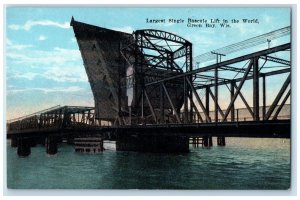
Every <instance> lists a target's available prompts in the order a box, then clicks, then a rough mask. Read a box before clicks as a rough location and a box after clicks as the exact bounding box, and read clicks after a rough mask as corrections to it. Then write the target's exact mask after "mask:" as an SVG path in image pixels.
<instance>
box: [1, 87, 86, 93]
mask: <svg viewBox="0 0 300 200" xmlns="http://www.w3.org/2000/svg"><path fill="white" fill-rule="evenodd" d="M82 90H83V88H81V87H78V86H70V87H54V88H42V87H36V88H17V87H12V89H10V88H8V90H7V92H8V93H10V94H16V93H24V92H30V91H40V92H43V93H72V92H79V91H82Z"/></svg>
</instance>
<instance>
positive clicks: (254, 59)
mask: <svg viewBox="0 0 300 200" xmlns="http://www.w3.org/2000/svg"><path fill="white" fill-rule="evenodd" d="M150 33H151V32H146V31H145V30H141V31H137V32H136V33H135V39H136V48H135V51H136V52H143V53H144V52H145V49H151V50H153V49H155V50H156V51H157V52H159V54H160V55H159V56H157V57H156V58H155V59H159V61H157V62H156V64H154V65H149V62H150V61H151V60H149V59H148V58H149V57H148V55H146V56H145V57H143V53H139V54H138V55H140V58H137V59H136V60H135V62H133V63H132V65H135V66H136V67H137V66H147V67H149V68H151V67H154V68H155V67H157V68H164V69H165V70H179V71H180V68H178V65H175V64H172V62H174V58H176V57H177V56H175V57H174V55H182V54H185V55H184V56H185V58H186V63H188V65H187V66H188V67H187V68H186V70H185V71H184V72H182V73H179V74H177V75H174V76H170V77H165V78H158V77H156V80H155V81H154V80H153V79H152V81H151V82H149V81H145V79H144V77H143V76H141V77H140V78H141V80H140V82H139V83H140V84H142V88H143V92H142V95H143V97H142V98H144V97H145V98H146V102H147V104H148V105H149V107H150V108H151V107H152V106H151V104H152V102H151V99H149V98H148V96H147V93H146V92H145V90H146V89H147V88H148V87H151V86H154V85H155V86H159V88H161V89H160V91H161V92H160V93H161V94H160V96H161V97H162V96H164V95H165V96H166V97H167V101H168V103H169V104H170V105H171V107H172V109H171V112H172V115H173V116H174V119H175V120H174V121H172V122H174V123H194V122H196V120H195V116H197V118H198V120H197V121H198V122H201V123H206V122H212V121H215V122H218V121H222V122H226V121H228V120H229V114H230V118H231V119H230V121H234V120H235V102H236V99H237V98H238V97H240V98H241V100H242V102H243V103H244V104H245V107H246V108H247V110H248V111H249V114H250V115H251V117H252V118H253V121H260V120H276V119H277V117H278V115H279V113H280V111H281V109H282V107H283V106H284V105H285V103H286V102H287V100H288V98H289V96H290V94H291V89H290V81H291V61H289V60H287V59H286V58H279V57H278V56H276V57H275V56H274V53H278V52H283V51H286V50H290V48H291V44H290V43H287V44H283V45H279V46H276V47H273V48H268V49H264V50H261V51H257V52H254V53H251V54H247V55H243V56H240V57H237V58H234V59H230V60H226V61H223V62H217V63H216V64H212V65H209V66H206V67H203V68H199V69H195V70H193V69H192V65H191V62H192V59H191V56H192V52H191V47H192V46H191V44H190V43H183V42H182V43H181V44H182V46H181V47H180V48H179V49H177V50H176V51H175V52H173V53H170V52H169V51H168V50H167V49H164V50H162V49H161V48H162V46H157V45H156V44H155V43H154V42H153V40H156V39H164V40H166V41H170V40H172V39H174V38H172V37H170V36H167V35H166V34H162V35H159V36H158V37H156V36H157V34H158V32H157V31H156V32H155V34H150ZM147 37H150V38H151V40H150V39H149V38H147ZM174 40H175V39H174ZM172 41H173V40H172ZM148 47H149V48H148ZM179 51H180V53H179ZM135 55H137V54H135ZM170 56H171V59H170ZM153 57H154V56H153ZM153 57H152V58H153ZM172 58H173V60H172ZM288 59H289V58H288ZM163 61H171V62H166V63H167V65H162V63H163ZM261 63H262V64H261ZM268 63H271V64H274V63H275V64H278V65H279V66H277V67H267V64H268ZM270 68H272V69H271V70H270ZM282 68H283V69H282ZM145 69H146V68H145V67H144V68H143V67H140V68H139V69H137V68H136V70H145ZM264 69H268V70H265V71H264ZM221 71H226V72H234V73H238V74H239V76H235V77H234V78H227V77H222V76H221V75H220V72H221ZM141 73H142V71H141ZM279 74H287V75H288V76H287V78H286V80H285V81H284V83H283V84H282V87H281V89H280V91H279V92H278V94H277V95H276V97H275V99H274V101H273V102H272V104H271V106H270V107H269V109H268V110H266V109H267V105H266V78H267V77H269V76H276V75H279ZM175 80H176V81H177V82H181V84H182V85H183V88H179V89H182V90H183V94H184V101H183V106H182V108H181V109H176V108H175V106H174V103H173V102H172V99H171V97H170V94H169V92H168V89H167V88H166V85H167V84H169V83H170V82H173V81H175ZM247 80H252V84H253V87H252V91H251V93H252V97H253V105H252V108H251V107H250V105H249V103H248V101H247V99H246V98H245V97H244V95H243V93H242V92H241V90H242V88H243V86H244V83H245V82H246V81H247ZM260 80H261V81H262V96H263V98H262V99H263V102H260V98H259V96H260V93H261V92H260V88H261V87H260V84H259V83H260ZM222 85H225V86H226V87H227V88H228V90H229V93H230V101H229V104H228V106H227V108H226V109H225V110H224V111H222V110H221V108H220V102H219V98H218V88H219V87H220V86H222ZM228 85H229V86H228ZM212 88H214V93H213V92H212V91H213V90H212ZM203 89H204V90H205V102H204V101H203V100H202V98H201V97H200V95H199V90H203ZM210 98H211V99H212V101H213V103H214V113H215V114H214V118H213V120H212V116H210V114H209V113H210V106H211V104H210ZM268 98H274V97H268ZM282 98H283V100H282V101H281V103H280V100H281V99H282ZM188 102H189V103H190V105H188ZM260 107H262V111H260V109H259V108H260ZM143 108H144V106H142V107H141V109H143ZM151 110H152V112H151V113H152V114H151V115H152V117H153V120H154V121H155V123H160V124H162V123H168V122H169V121H168V120H164V121H162V120H158V119H159V118H160V117H158V116H156V113H155V112H154V111H153V109H151ZM164 110H165V109H164V107H163V103H162V104H161V107H160V115H163V113H162V112H163V111H164ZM142 113H143V111H142ZM201 113H203V114H204V118H203V117H202V116H203V115H202V116H201ZM140 117H143V116H140ZM219 117H220V119H218V118H219Z"/></svg>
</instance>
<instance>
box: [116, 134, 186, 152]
mask: <svg viewBox="0 0 300 200" xmlns="http://www.w3.org/2000/svg"><path fill="white" fill-rule="evenodd" d="M116 150H117V151H138V152H155V153H179V152H189V137H186V136H157V135H145V136H137V135H131V136H130V137H123V138H119V140H117V141H116Z"/></svg>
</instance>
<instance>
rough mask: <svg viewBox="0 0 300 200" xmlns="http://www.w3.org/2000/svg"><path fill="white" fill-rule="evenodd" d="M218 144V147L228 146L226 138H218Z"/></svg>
mask: <svg viewBox="0 0 300 200" xmlns="http://www.w3.org/2000/svg"><path fill="white" fill-rule="evenodd" d="M217 144H218V146H225V145H226V142H225V137H224V136H220V137H217Z"/></svg>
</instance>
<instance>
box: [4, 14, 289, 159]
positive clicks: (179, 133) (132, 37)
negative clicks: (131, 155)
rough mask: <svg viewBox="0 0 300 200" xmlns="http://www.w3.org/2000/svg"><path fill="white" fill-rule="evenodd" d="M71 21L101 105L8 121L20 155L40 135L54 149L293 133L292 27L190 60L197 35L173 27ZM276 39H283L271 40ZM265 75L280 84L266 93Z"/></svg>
mask: <svg viewBox="0 0 300 200" xmlns="http://www.w3.org/2000/svg"><path fill="white" fill-rule="evenodd" d="M71 26H72V27H73V30H74V33H75V37H76V39H77V42H78V46H79V50H80V52H81V56H82V60H83V64H84V67H85V70H86V73H87V76H88V80H89V83H90V86H91V89H92V92H93V96H94V101H95V106H94V107H79V106H56V107H52V108H49V109H46V110H43V111H40V112H37V113H34V114H31V115H28V116H24V117H20V118H18V119H14V120H10V121H8V122H7V137H8V138H11V141H12V146H16V147H18V154H19V155H20V156H27V155H29V154H30V147H31V146H34V145H35V144H36V143H39V142H41V143H43V144H45V146H46V149H47V153H49V154H55V153H56V152H57V143H59V142H61V141H64V140H67V141H68V142H71V143H72V141H73V142H74V139H76V138H87V137H93V138H95V137H96V138H100V139H101V140H103V139H105V140H114V141H116V148H117V150H129V151H145V152H146V151H147V152H149V151H150V152H187V151H189V143H191V142H192V143H193V144H199V143H201V144H202V145H203V146H205V147H210V146H212V145H213V144H212V137H213V136H214V137H217V145H220V146H225V144H226V142H225V138H226V137H261V138H273V137H280V138H290V134H291V132H290V104H289V102H290V95H291V87H290V84H291V59H290V55H291V52H290V51H291V43H290V38H289V37H290V32H291V30H290V27H284V28H281V29H278V30H274V31H271V32H269V33H265V34H263V35H259V36H256V37H253V38H250V39H247V40H244V41H242V42H239V43H235V44H232V45H229V46H226V47H222V48H219V49H216V50H214V51H210V52H208V53H205V54H202V55H199V56H196V57H193V52H192V50H193V48H192V43H191V42H190V41H188V40H186V39H184V38H182V37H180V36H178V35H175V34H173V33H169V32H166V31H161V30H153V29H144V30H136V31H134V32H133V33H132V34H128V33H124V32H119V31H114V30H110V29H106V28H102V27H97V26H93V25H89V24H85V23H82V22H78V21H75V20H74V18H72V20H71ZM282 38H288V39H285V40H284V39H282ZM276 39H282V41H285V42H282V44H280V45H277V46H274V45H272V46H271V44H272V41H273V40H276ZM251 50H252V51H251ZM249 52H250V53H249ZM268 80H270V82H271V83H272V84H273V83H276V84H274V85H277V86H278V91H276V90H274V89H273V88H274V87H273V85H272V91H271V92H270V91H269V90H267V88H268V87H271V86H269V85H267V83H268ZM272 80H273V82H272ZM274 80H275V82H274ZM242 90H243V91H242ZM249 96H250V98H249ZM267 100H268V102H270V103H268V105H267ZM238 101H239V103H237V102H238ZM238 104H239V105H238ZM240 105H244V106H240ZM221 107H223V109H222V108H221ZM224 108H225V109H224ZM104 124H105V125H104Z"/></svg>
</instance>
